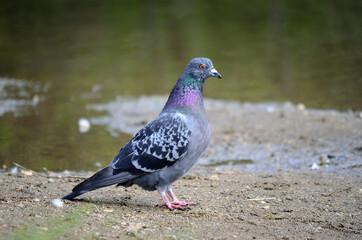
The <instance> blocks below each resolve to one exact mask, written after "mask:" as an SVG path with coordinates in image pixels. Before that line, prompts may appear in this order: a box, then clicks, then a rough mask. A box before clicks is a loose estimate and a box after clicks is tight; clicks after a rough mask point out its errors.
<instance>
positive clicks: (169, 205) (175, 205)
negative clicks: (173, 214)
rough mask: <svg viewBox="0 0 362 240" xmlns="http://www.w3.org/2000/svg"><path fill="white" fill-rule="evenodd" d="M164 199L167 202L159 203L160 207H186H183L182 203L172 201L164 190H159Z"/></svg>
mask: <svg viewBox="0 0 362 240" xmlns="http://www.w3.org/2000/svg"><path fill="white" fill-rule="evenodd" d="M159 193H160V195H161V197H162V199H163V201H164V202H165V203H164V204H159V205H158V206H159V207H163V206H167V207H168V209H170V210H174V209H181V210H185V209H186V207H183V206H182V205H181V204H174V203H170V201H169V200H168V198H167V196H166V194H165V192H164V191H159Z"/></svg>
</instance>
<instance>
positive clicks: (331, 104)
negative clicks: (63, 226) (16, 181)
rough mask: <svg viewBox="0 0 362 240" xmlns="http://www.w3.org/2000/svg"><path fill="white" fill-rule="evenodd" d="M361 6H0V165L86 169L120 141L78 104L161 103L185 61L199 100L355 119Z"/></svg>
mask: <svg viewBox="0 0 362 240" xmlns="http://www.w3.org/2000/svg"><path fill="white" fill-rule="evenodd" d="M361 15H362V1H359V0H347V1H337V0H321V1H313V0H309V1H297V0H284V1H283V0H273V1H272V0H256V1H240V0H235V1H231V0H227V1H222V3H221V2H220V1H212V0H207V1H206V0H205V1H191V0H189V1H152V2H151V1H135V0H132V1H116V0H114V1H93V0H87V1H85V0H83V1H70V0H51V1H49V0H33V1H29V0H15V1H14V0H2V1H0V164H1V165H6V166H7V167H9V166H12V162H17V163H20V164H23V165H24V166H27V167H29V168H32V169H33V170H42V168H43V167H46V168H47V169H49V170H54V171H61V170H64V169H71V170H95V169H97V168H99V167H100V166H104V165H105V164H107V163H108V162H109V161H110V160H111V159H113V157H114V155H115V154H116V152H117V151H116V150H118V149H119V148H120V147H121V146H122V144H124V143H125V142H126V141H128V140H129V138H130V135H128V134H122V133H121V134H120V135H119V136H117V137H110V135H109V133H108V132H107V131H106V130H105V129H104V127H100V126H99V127H97V126H96V127H94V128H93V127H92V130H91V131H89V132H88V133H87V134H82V133H80V132H79V131H78V120H79V118H81V117H84V116H85V117H89V116H90V115H91V114H93V115H94V114H95V113H94V112H92V113H89V111H87V110H86V108H85V106H86V105H87V104H90V103H102V102H107V101H111V100H114V99H115V98H116V97H117V96H122V95H135V96H139V95H145V94H146V95H167V94H168V93H169V92H170V90H171V88H172V87H173V85H174V84H175V82H176V80H177V78H178V77H179V75H180V74H181V72H182V71H183V70H184V68H185V66H186V64H187V63H188V61H189V60H190V59H192V58H194V57H200V56H203V57H208V58H210V59H212V61H213V62H214V66H215V67H216V69H217V70H218V71H219V72H220V73H221V74H222V76H223V79H222V80H218V79H216V80H215V79H213V80H212V81H210V80H209V81H208V82H207V83H206V87H205V92H204V95H205V97H207V98H213V99H227V100H237V101H242V102H244V101H250V102H263V101H290V102H292V103H295V104H297V103H303V104H305V105H306V107H308V108H321V109H338V110H342V111H347V110H361V109H362V94H361V93H362V91H361V89H362V41H361V39H362V17H361Z"/></svg>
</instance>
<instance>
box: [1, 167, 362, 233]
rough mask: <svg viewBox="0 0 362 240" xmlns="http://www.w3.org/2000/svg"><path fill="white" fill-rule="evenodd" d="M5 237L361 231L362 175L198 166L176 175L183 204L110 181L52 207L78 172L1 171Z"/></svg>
mask: <svg viewBox="0 0 362 240" xmlns="http://www.w3.org/2000/svg"><path fill="white" fill-rule="evenodd" d="M0 181H1V186H2V187H1V191H2V194H1V197H0V235H1V236H7V237H5V239H117V238H121V239H122V238H135V239H360V238H361V233H362V222H361V219H362V214H361V209H362V201H361V200H362V199H361V194H362V184H361V179H360V178H356V177H350V176H347V175H344V176H342V175H340V176H337V175H331V174H326V173H321V172H314V173H296V172H285V173H275V174H263V173H257V174H253V173H249V172H244V171H236V170H234V171H228V170H217V169H215V168H204V167H201V166H198V167H196V168H195V169H193V170H192V172H191V173H190V174H189V175H187V176H185V177H184V178H182V179H181V180H180V181H178V182H176V183H175V186H174V190H175V192H176V193H177V194H178V195H179V197H180V198H181V199H183V200H192V201H196V202H198V203H200V204H199V205H197V206H192V207H190V209H189V210H186V211H180V210H175V211H169V210H168V209H166V208H160V207H156V206H155V205H156V204H157V203H159V202H160V201H161V199H160V197H159V196H158V194H157V193H156V192H146V191H144V190H142V189H140V188H139V187H131V188H127V189H124V188H122V187H121V188H116V187H108V188H105V189H101V190H97V191H94V192H91V193H88V194H86V195H83V196H82V197H81V199H80V200H79V201H74V202H70V201H66V203H65V204H64V206H63V207H55V206H53V204H51V200H52V199H55V198H59V197H60V196H62V195H63V194H64V193H67V192H68V191H69V190H70V189H71V188H72V187H73V186H74V185H75V184H76V183H77V182H79V181H80V179H74V178H67V177H57V176H56V175H52V176H51V177H49V176H48V177H44V176H40V175H37V174H35V175H33V176H23V175H19V176H12V175H10V174H9V173H2V174H0Z"/></svg>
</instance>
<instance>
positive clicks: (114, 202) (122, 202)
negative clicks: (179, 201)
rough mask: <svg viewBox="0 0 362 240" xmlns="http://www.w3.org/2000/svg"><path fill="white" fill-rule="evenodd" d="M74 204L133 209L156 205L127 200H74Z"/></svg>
mask: <svg viewBox="0 0 362 240" xmlns="http://www.w3.org/2000/svg"><path fill="white" fill-rule="evenodd" d="M71 201H72V202H85V203H93V204H96V205H113V206H117V207H119V206H133V207H145V208H149V207H154V206H156V204H150V203H148V202H137V201H130V200H126V199H120V200H112V199H84V198H80V199H73V200H71Z"/></svg>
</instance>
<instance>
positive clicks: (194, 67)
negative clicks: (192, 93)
mask: <svg viewBox="0 0 362 240" xmlns="http://www.w3.org/2000/svg"><path fill="white" fill-rule="evenodd" d="M183 74H185V75H186V76H191V77H192V78H193V79H194V80H197V81H201V82H205V80H206V79H207V78H208V77H217V78H221V75H220V74H219V73H218V72H217V71H216V69H215V68H214V65H213V64H212V62H211V60H210V59H208V58H203V57H200V58H194V59H192V60H191V61H190V62H189V64H188V65H187V67H186V69H185V71H184V73H183Z"/></svg>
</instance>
